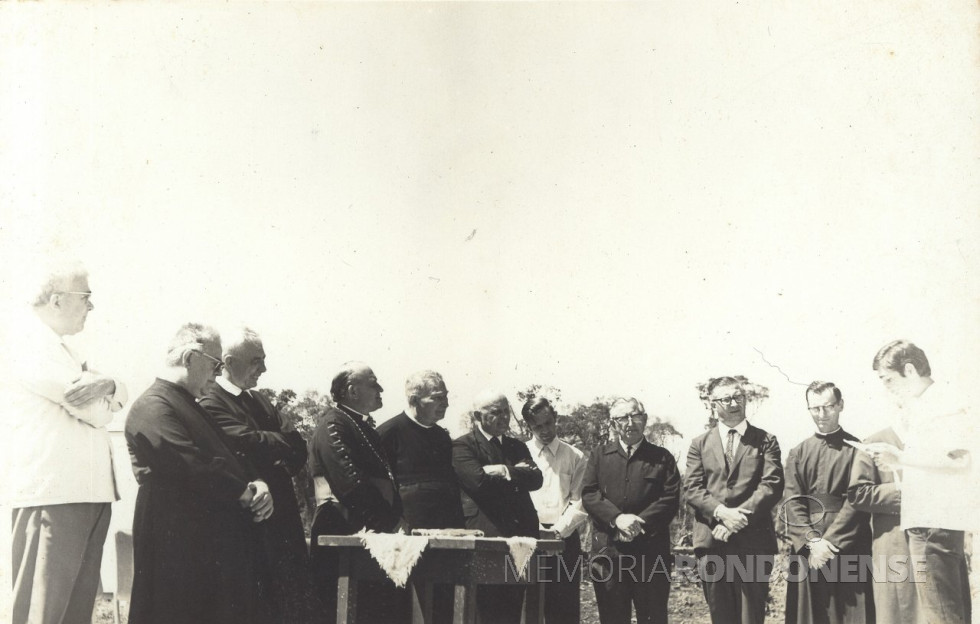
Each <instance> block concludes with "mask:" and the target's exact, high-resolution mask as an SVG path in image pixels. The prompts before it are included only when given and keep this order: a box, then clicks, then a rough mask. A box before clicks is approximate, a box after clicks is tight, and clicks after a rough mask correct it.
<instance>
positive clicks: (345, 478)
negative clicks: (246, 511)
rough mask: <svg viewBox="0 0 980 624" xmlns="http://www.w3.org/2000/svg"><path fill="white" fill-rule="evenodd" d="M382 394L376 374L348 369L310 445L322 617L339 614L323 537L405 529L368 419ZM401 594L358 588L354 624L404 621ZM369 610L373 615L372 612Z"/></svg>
mask: <svg viewBox="0 0 980 624" xmlns="http://www.w3.org/2000/svg"><path fill="white" fill-rule="evenodd" d="M382 392H384V388H382V387H381V384H379V383H378V378H377V377H375V375H374V371H372V370H371V368H370V367H369V366H368V365H366V364H363V363H361V362H348V363H347V364H344V365H343V366H342V367H341V369H340V370H339V371H338V372H337V374H336V375H334V378H333V381H332V382H331V384H330V396H331V397H332V398H333V400H334V402H335V403H336V405H337V406H336V407H335V408H331V409H329V410H327V411H326V413H325V414H324V415H323V417H322V418H321V419H320V424H319V425H317V428H316V431H315V432H314V433H313V439H312V441H311V443H310V474H311V475H312V476H313V487H314V490H315V493H316V494H315V495H316V502H317V505H318V507H317V510H316V515H315V516H314V517H313V527H312V529H311V531H310V533H311V535H310V539H311V540H312V543H313V548H312V557H311V562H312V565H313V575H314V581H315V585H316V588H317V593H318V595H319V596H320V598H321V600H322V602H323V603H324V611H325V613H326V614H327V615H328V617H330V618H332V616H333V615H334V614H335V613H336V609H337V572H338V571H337V560H336V557H335V556H333V555H332V553H331V552H330V550H329V549H328V548H324V547H318V546H316V540H317V538H318V537H319V536H321V535H353V534H354V533H357V532H358V531H360V530H361V529H368V530H370V531H374V532H375V533H397V532H400V531H405V530H407V528H408V526H407V524H406V523H405V520H404V518H403V517H402V505H401V499H400V498H399V496H398V486H397V485H396V483H395V477H394V475H393V474H392V471H391V467H390V466H389V465H388V462H387V461H386V460H385V458H384V454H383V452H382V450H381V439H380V438H379V437H378V432H377V431H375V429H374V427H373V426H372V425H371V424H370V422H369V421H368V419H369V418H370V414H371V412H373V411H375V410H377V409H379V408H380V407H381V404H382V401H381V393H382ZM405 599H407V594H405V595H401V594H400V593H399V592H397V591H395V587H394V585H392V584H391V583H390V582H388V583H379V584H374V583H365V584H362V586H361V597H360V600H359V603H360V604H361V605H362V606H363V607H364V608H360V609H358V620H363V621H366V622H371V621H385V622H391V621H394V620H400V619H401V618H403V617H406V616H407V612H406V613H402V612H401V611H402V607H404V608H405V609H407V608H408V607H407V604H408V603H407V602H405ZM372 609H373V610H372ZM393 610H394V611H397V613H395V612H393Z"/></svg>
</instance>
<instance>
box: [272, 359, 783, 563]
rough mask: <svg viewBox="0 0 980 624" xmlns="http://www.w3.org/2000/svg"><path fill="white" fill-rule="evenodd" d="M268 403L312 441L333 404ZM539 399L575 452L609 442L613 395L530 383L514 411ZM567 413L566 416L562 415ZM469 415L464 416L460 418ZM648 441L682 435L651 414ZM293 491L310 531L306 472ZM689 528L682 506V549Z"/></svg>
mask: <svg viewBox="0 0 980 624" xmlns="http://www.w3.org/2000/svg"><path fill="white" fill-rule="evenodd" d="M735 378H736V379H737V380H739V381H740V382H741V383H742V385H743V387H744V388H745V394H746V397H747V399H748V402H749V403H750V404H752V403H754V404H756V405H757V404H759V403H761V402H763V401H765V400H766V399H768V398H769V389H768V388H766V387H765V386H761V385H759V384H755V383H752V382H750V381H749V380H748V379H746V378H745V377H744V376H736V377H735ZM710 382H711V380H710V379H709V380H706V381H704V382H702V383H699V384H697V385H696V386H695V389H696V390H697V391H698V396H700V398H701V400H702V402H703V403H704V405H705V407H706V408H707V409H708V414H709V416H708V420H707V423H706V424H705V429H710V428H712V427H714V426H715V423H716V422H717V419H716V418H715V417H714V414H713V412H712V411H711V409H710V402H709V400H708V395H707V392H706V388H707V386H708V384H709V383H710ZM259 392H261V393H262V394H263V395H264V396H265V397H266V398H268V399H269V401H270V402H271V403H272V404H273V405H275V406H276V408H277V409H278V410H279V412H280V414H282V417H283V418H284V419H285V420H286V421H287V422H288V423H290V424H291V425H292V426H293V427H294V428H295V429H296V431H298V432H299V433H300V435H302V436H303V439H305V440H306V441H307V443H309V442H310V440H311V439H312V438H313V432H314V431H315V430H316V427H317V425H318V424H319V422H320V418H321V417H322V416H323V414H324V413H325V412H326V410H327V409H328V408H329V407H331V406H333V401H332V400H331V399H330V397H329V396H327V395H321V394H320V393H319V392H317V391H316V390H308V391H306V392H305V393H304V394H303V395H302V396H299V395H298V394H296V392H295V391H293V390H290V389H288V388H286V389H283V390H280V391H278V392H276V391H275V390H271V389H269V388H262V389H260V390H259ZM538 396H543V397H545V398H547V399H548V400H549V401H551V403H552V405H554V406H555V409H556V411H558V412H559V414H558V421H557V423H556V424H557V428H558V437H559V438H561V439H562V440H564V441H565V442H568V443H569V444H571V445H572V446H574V447H576V448H578V449H579V450H581V451H582V452H584V453H585V454H586V456H588V455H589V453H591V451H592V449H594V448H596V447H598V446H600V445H602V444H605V443H606V442H608V441H610V428H609V408H610V406H611V405H612V404H613V402H614V401H615V400H616V398H617V397H608V396H606V397H596V398H595V399H593V400H592V402H591V403H589V404H583V403H577V404H575V405H572V406H570V407H564V406H563V404H562V401H561V391H560V390H559V389H558V388H555V387H554V386H548V385H542V384H532V385H530V386H528V387H527V388H525V389H524V390H521V391H519V392H517V398H518V404H517V405H515V411H518V412H519V411H520V407H521V406H522V405H523V404H524V402H525V401H527V400H528V399H531V398H534V397H538ZM561 412H567V413H561ZM464 416H468V415H464ZM515 420H516V425H517V427H518V432H517V435H516V437H517V438H518V439H520V440H523V441H526V440H529V439H530V438H531V432H530V429H529V428H528V427H527V425H526V424H525V423H524V419H522V418H521V417H520V415H519V414H518V415H517V417H516V418H515ZM368 422H369V423H370V424H371V425H372V426H374V425H375V422H374V419H373V418H371V417H370V416H369V417H368ZM644 433H645V435H646V438H647V440H648V441H650V442H652V443H653V444H657V445H659V446H664V447H668V448H669V446H668V444H669V443H671V442H673V441H674V440H675V439H676V438H680V437H681V433H680V432H679V431H677V429H676V428H675V427H674V426H673V425H671V424H670V423H669V422H667V420H666V419H664V418H662V417H660V416H656V415H653V414H650V415H648V419H647V426H646V431H645V432H644ZM676 459H677V462H678V464H680V465H681V466H683V465H684V461H685V458H684V457H676ZM293 487H294V489H295V491H296V498H297V500H298V501H299V506H300V512H301V513H302V514H303V522H304V525H305V526H306V528H307V531H309V527H310V524H311V523H312V521H313V512H314V511H315V510H316V503H315V501H314V498H313V479H312V478H311V477H310V474H309V468H308V467H303V469H302V470H301V471H300V472H299V473H298V474H297V475H295V476H294V477H293ZM692 526H693V517H692V516H691V512H690V509H689V508H688V507H687V505H682V506H681V511H680V513H679V514H678V516H677V518H676V519H675V520H674V523H673V525H672V527H671V534H672V535H673V536H674V544H675V546H678V547H683V546H685V545H688V544H689V543H690V532H691V530H692Z"/></svg>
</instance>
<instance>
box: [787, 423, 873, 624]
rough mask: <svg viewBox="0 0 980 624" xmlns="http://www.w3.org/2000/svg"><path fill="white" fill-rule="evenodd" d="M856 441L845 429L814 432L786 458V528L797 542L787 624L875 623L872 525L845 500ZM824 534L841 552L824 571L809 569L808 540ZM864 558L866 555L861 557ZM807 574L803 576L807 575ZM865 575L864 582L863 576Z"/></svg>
mask: <svg viewBox="0 0 980 624" xmlns="http://www.w3.org/2000/svg"><path fill="white" fill-rule="evenodd" d="M845 440H852V441H854V442H857V441H858V439H857V438H856V437H854V436H853V435H851V434H849V433H847V432H846V431H844V430H843V429H838V430H837V431H835V432H833V433H829V434H826V435H825V434H816V435H814V436H811V437H809V438H807V439H806V440H804V441H803V442H802V443H801V444H800V445H799V446H797V447H795V448H794V449H793V450H791V451H790V452H789V456H788V457H787V458H786V498H785V501H786V502H785V503H784V507H783V511H784V513H785V514H786V515H785V520H786V522H787V532H788V533H789V535H790V537H791V539H792V541H793V554H794V555H797V556H798V558H796V561H795V562H794V563H795V565H794V564H791V565H792V567H791V570H790V571H791V574H792V577H791V579H790V582H789V583H787V588H786V622H787V624H795V623H798V622H799V623H810V622H825V623H828V624H837V623H848V624H850V623H858V622H874V621H875V615H874V600H873V598H872V595H871V582H870V581H871V578H870V577H871V569H870V555H871V524H870V517H869V515H868V514H866V513H864V512H861V511H857V510H856V509H854V508H853V507H852V506H851V504H850V503H849V502H848V501H847V488H848V485H849V483H850V475H851V463H852V462H853V461H854V454H855V453H857V452H858V451H857V450H856V449H855V448H854V447H852V446H850V445H848V444H847V443H845ZM818 537H822V538H824V539H826V540H827V541H829V542H830V543H832V544H834V545H835V546H837V548H839V549H840V552H839V553H837V557H836V558H835V559H832V560H831V561H830V562H829V563H828V564H827V565H825V566H824V567H823V568H821V569H820V570H809V571H808V572H807V568H808V565H807V563H806V560H805V557H806V556H807V553H808V548H807V546H806V545H807V542H808V539H813V538H818ZM862 556H864V557H862ZM804 573H806V574H807V576H806V578H805V579H803V578H802V577H803V574H804ZM862 574H863V575H865V576H866V578H865V580H864V581H863V582H862V581H861V580H860V576H861V575H862ZM794 578H800V579H801V580H800V581H799V582H792V581H793V579H794Z"/></svg>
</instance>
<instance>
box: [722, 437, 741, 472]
mask: <svg viewBox="0 0 980 624" xmlns="http://www.w3.org/2000/svg"><path fill="white" fill-rule="evenodd" d="M736 435H738V432H737V431H735V430H734V429H729V430H728V445H727V446H726V447H725V461H726V462H727V463H728V467H729V468H731V467H732V464H733V463H735V436H736Z"/></svg>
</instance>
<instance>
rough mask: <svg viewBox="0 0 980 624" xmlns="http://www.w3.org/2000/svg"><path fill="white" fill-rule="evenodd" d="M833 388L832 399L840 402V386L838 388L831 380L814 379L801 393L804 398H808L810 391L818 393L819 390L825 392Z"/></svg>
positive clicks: (841, 396)
mask: <svg viewBox="0 0 980 624" xmlns="http://www.w3.org/2000/svg"><path fill="white" fill-rule="evenodd" d="M830 389H833V390H834V400H835V401H836V402H837V403H840V402H841V400H842V399H843V398H844V395H843V394H841V391H840V388H838V387H837V386H836V385H835V384H834V382H832V381H814V382H813V383H811V384H810V385H809V386H807V387H806V392H805V393H803V396H804V398H806V399H809V398H810V393H813V394H820V393H821V392H826V391H827V390H830Z"/></svg>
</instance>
